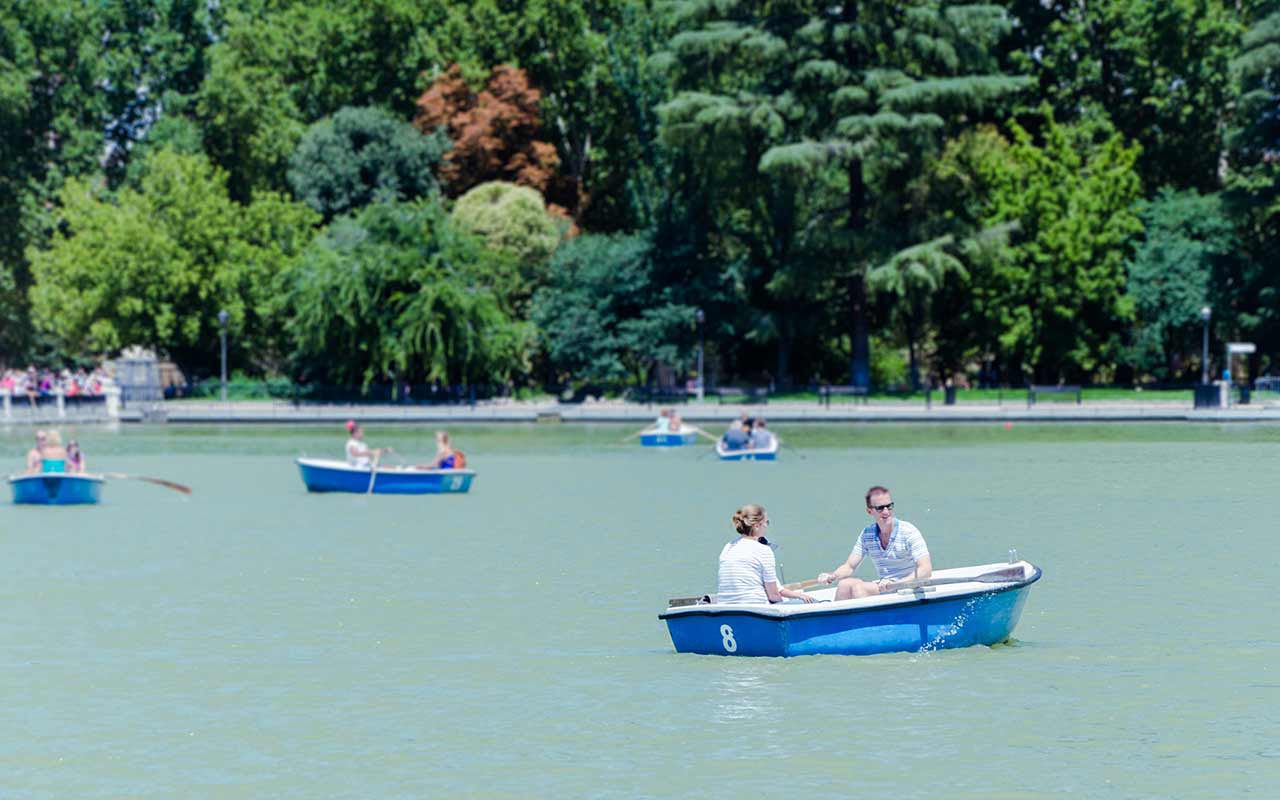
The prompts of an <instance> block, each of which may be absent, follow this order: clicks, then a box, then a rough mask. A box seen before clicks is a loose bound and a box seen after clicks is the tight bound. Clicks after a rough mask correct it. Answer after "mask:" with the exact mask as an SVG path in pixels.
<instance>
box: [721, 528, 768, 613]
mask: <svg viewBox="0 0 1280 800" xmlns="http://www.w3.org/2000/svg"><path fill="white" fill-rule="evenodd" d="M777 573H778V569H777V566H776V564H775V562H774V559H773V549H772V548H770V547H769V546H768V545H764V544H760V542H758V541H756V540H755V539H749V538H747V537H746V536H742V537H739V538H737V539H735V540H733V541H732V542H729V543H728V544H726V545H725V546H724V549H723V550H721V551H720V584H719V588H717V589H716V602H717V603H768V602H769V595H768V594H766V593H765V590H764V585H765V583H766V582H767V581H773V582H774V583H777V581H778V574H777Z"/></svg>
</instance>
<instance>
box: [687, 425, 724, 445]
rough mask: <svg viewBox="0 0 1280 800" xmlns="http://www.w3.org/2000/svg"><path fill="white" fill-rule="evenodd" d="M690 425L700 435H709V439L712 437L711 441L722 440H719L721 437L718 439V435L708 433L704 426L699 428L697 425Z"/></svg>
mask: <svg viewBox="0 0 1280 800" xmlns="http://www.w3.org/2000/svg"><path fill="white" fill-rule="evenodd" d="M689 427H690V428H693V430H694V432H695V433H697V434H698V435H699V436H705V437H707V438H708V439H710V440H711V441H713V442H718V441H720V440H719V439H717V438H716V437H714V436H712V435H711V434H709V433H707V432H706V431H704V430H703V429H702V428H699V427H698V426H697V425H690V426H689Z"/></svg>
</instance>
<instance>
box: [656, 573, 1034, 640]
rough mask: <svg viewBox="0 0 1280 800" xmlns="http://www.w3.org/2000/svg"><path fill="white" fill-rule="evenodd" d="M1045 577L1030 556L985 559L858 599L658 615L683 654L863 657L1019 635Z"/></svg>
mask: <svg viewBox="0 0 1280 800" xmlns="http://www.w3.org/2000/svg"><path fill="white" fill-rule="evenodd" d="M1039 579H1040V568H1039V567H1037V566H1035V565H1034V564H1031V563H1029V562H1026V561H1019V562H1016V563H1015V564H982V565H979V566H975V567H961V568H958V569H947V570H939V571H937V572H935V573H934V574H933V577H932V578H931V579H930V581H929V582H927V583H926V585H924V586H918V587H914V588H904V589H900V590H898V591H897V592H895V593H892V594H888V593H886V594H882V595H879V596H877V597H863V598H858V599H854V600H840V601H834V600H832V598H833V597H834V595H835V588H834V587H828V588H825V589H822V590H819V591H816V592H813V595H814V596H815V597H816V598H817V599H818V600H819V602H816V603H801V602H799V601H792V602H787V603H778V604H776V605H770V604H768V603H765V604H761V605H754V604H753V605H730V604H720V603H716V602H715V597H714V596H713V595H704V596H703V597H702V598H687V599H686V600H685V601H681V600H673V601H672V603H671V605H670V607H668V608H667V610H666V612H665V613H663V614H661V615H659V617H658V619H661V620H666V623H667V631H668V633H670V634H671V642H672V644H674V645H675V648H676V652H678V653H701V654H703V655H721V656H804V655H819V654H828V655H858V656H861V655H872V654H875V653H893V652H919V651H922V650H926V651H927V650H940V649H949V648H956V647H971V646H973V645H978V644H982V645H988V646H990V645H995V644H999V643H1001V642H1004V641H1006V640H1007V639H1008V638H1009V637H1010V636H1011V635H1012V634H1013V629H1014V626H1016V625H1017V624H1018V618H1019V617H1020V616H1021V615H1022V609H1023V607H1024V606H1026V603H1027V595H1028V594H1029V593H1030V591H1031V584H1033V583H1035V582H1036V581H1037V580H1039ZM930 584H932V585H930ZM824 600H828V601H831V602H822V601H824ZM707 601H709V602H707ZM684 602H691V603H692V604H690V605H684V604H683V603H684Z"/></svg>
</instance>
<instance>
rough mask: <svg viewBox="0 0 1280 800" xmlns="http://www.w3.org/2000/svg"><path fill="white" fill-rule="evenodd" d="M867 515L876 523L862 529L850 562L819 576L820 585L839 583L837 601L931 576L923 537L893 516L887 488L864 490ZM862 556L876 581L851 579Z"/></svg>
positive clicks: (886, 590)
mask: <svg viewBox="0 0 1280 800" xmlns="http://www.w3.org/2000/svg"><path fill="white" fill-rule="evenodd" d="M867 513H868V514H870V515H871V518H872V519H873V520H875V522H873V523H872V524H870V525H868V526H867V527H865V528H863V529H862V533H861V534H860V535H859V536H858V541H857V543H855V544H854V546H853V552H852V553H850V554H849V560H848V561H845V562H844V563H843V564H841V565H840V566H838V567H836V570H835V571H834V572H823V573H821V574H820V575H818V580H819V581H821V582H822V583H835V582H836V581H839V582H840V583H839V584H838V585H837V586H836V599H837V600H848V599H850V598H854V597H870V596H872V595H877V594H880V593H881V592H892V591H894V589H895V584H897V583H901V582H902V581H916V580H924V579H925V578H928V577H929V576H930V575H932V574H933V561H931V560H930V558H929V547H928V546H927V545H926V544H925V543H924V536H922V535H921V534H920V529H919V528H917V527H916V526H915V525H912V524H911V523H910V522H907V521H906V520H901V519H897V518H895V517H894V515H893V497H892V496H891V495H890V494H889V490H888V489H886V488H884V487H883V486H872V487H871V488H870V489H868V490H867ZM863 556H871V560H872V561H874V562H875V565H876V572H877V573H878V575H879V580H877V581H875V582H871V581H863V580H858V579H857V578H854V577H852V575H853V571H854V570H856V569H857V568H858V564H860V563H862V558H863Z"/></svg>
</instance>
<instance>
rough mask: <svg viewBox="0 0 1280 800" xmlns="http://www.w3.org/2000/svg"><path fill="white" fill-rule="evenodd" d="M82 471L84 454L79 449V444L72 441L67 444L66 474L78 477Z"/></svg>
mask: <svg viewBox="0 0 1280 800" xmlns="http://www.w3.org/2000/svg"><path fill="white" fill-rule="evenodd" d="M84 471H85V463H84V452H83V451H82V450H81V449H80V443H79V442H77V441H76V440H75V439H72V440H71V441H69V442H67V472H73V473H75V474H77V475H79V474H81V473H83V472H84Z"/></svg>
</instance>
